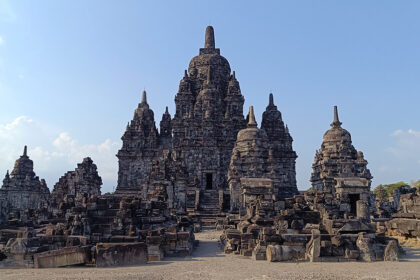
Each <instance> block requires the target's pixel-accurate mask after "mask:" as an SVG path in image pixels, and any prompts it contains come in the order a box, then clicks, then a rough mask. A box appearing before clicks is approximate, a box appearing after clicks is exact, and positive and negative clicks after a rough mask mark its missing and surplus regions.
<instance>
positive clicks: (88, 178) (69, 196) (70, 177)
mask: <svg viewBox="0 0 420 280" xmlns="http://www.w3.org/2000/svg"><path fill="white" fill-rule="evenodd" d="M101 185H102V179H101V177H100V176H99V175H98V172H97V167H96V164H94V163H93V161H92V159H91V158H90V157H87V158H84V159H83V162H82V163H79V164H78V165H77V168H76V169H75V170H74V171H69V172H67V173H66V174H64V175H63V176H62V177H61V178H60V179H59V180H58V182H57V183H56V184H55V185H54V189H53V191H52V193H51V205H54V206H56V207H58V205H59V204H60V203H62V202H64V201H65V200H74V205H76V206H79V205H81V204H82V202H83V199H87V198H89V197H91V196H92V195H93V196H99V195H100V194H101Z"/></svg>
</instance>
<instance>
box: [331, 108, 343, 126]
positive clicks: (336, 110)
mask: <svg viewBox="0 0 420 280" xmlns="http://www.w3.org/2000/svg"><path fill="white" fill-rule="evenodd" d="M331 126H332V127H341V122H340V120H339V119H338V109H337V106H334V121H333V122H332V123H331Z"/></svg>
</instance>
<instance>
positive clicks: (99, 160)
mask: <svg viewBox="0 0 420 280" xmlns="http://www.w3.org/2000/svg"><path fill="white" fill-rule="evenodd" d="M24 145H28V154H29V156H30V158H31V159H32V160H33V161H34V167H35V172H36V173H37V175H38V176H40V177H41V178H45V179H47V183H48V186H49V187H50V188H52V187H53V185H54V184H55V183H56V182H57V181H58V179H59V178H60V176H62V175H63V174H64V173H65V172H66V171H69V170H74V169H75V168H76V165H77V163H80V162H81V161H82V159H83V158H85V157H88V156H89V157H91V158H92V160H93V161H94V163H95V164H96V165H97V166H98V172H99V175H100V176H101V177H102V180H103V182H104V185H103V192H107V191H112V188H113V187H114V186H115V184H116V180H117V168H118V162H117V158H116V157H115V154H116V152H117V151H118V148H119V146H120V143H118V142H114V141H111V140H110V139H105V140H104V141H103V142H101V143H99V144H86V143H80V141H78V140H77V139H74V138H73V137H72V136H71V135H70V134H69V133H68V132H63V131H60V130H59V129H57V128H54V127H52V126H49V125H47V124H43V123H40V122H38V121H35V120H33V119H31V118H30V117H28V116H19V117H17V118H15V119H14V120H12V121H11V122H9V123H6V124H0V158H2V161H0V174H1V173H3V174H4V173H5V172H6V170H7V169H11V168H12V167H13V162H14V161H15V160H16V159H17V158H18V157H19V155H21V154H22V151H23V146H24Z"/></svg>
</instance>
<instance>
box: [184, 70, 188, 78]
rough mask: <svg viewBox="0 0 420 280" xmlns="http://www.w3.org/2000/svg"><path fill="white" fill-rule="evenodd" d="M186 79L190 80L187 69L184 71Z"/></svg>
mask: <svg viewBox="0 0 420 280" xmlns="http://www.w3.org/2000/svg"><path fill="white" fill-rule="evenodd" d="M184 78H188V71H187V69H185V71H184Z"/></svg>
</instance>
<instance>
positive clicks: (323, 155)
mask: <svg viewBox="0 0 420 280" xmlns="http://www.w3.org/2000/svg"><path fill="white" fill-rule="evenodd" d="M367 163H368V162H367V161H366V160H365V159H364V156H363V153H362V152H360V151H357V150H356V149H355V148H354V147H353V145H352V142H351V135H350V133H349V132H348V131H347V130H345V129H344V128H342V127H341V122H340V120H339V119H338V110H337V106H334V120H333V122H332V123H331V129H329V130H328V131H327V132H325V134H324V140H323V142H322V145H321V149H320V150H318V151H316V153H315V159H314V163H313V165H312V169H313V172H312V175H311V182H312V188H313V189H314V190H315V191H330V192H332V193H333V194H335V195H336V196H337V197H339V198H341V199H342V200H344V201H348V202H349V203H350V205H351V208H352V212H355V211H356V210H355V209H356V201H358V200H363V201H368V200H369V191H370V184H371V179H372V178H373V177H372V175H371V174H370V171H369V169H368V168H367Z"/></svg>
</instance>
